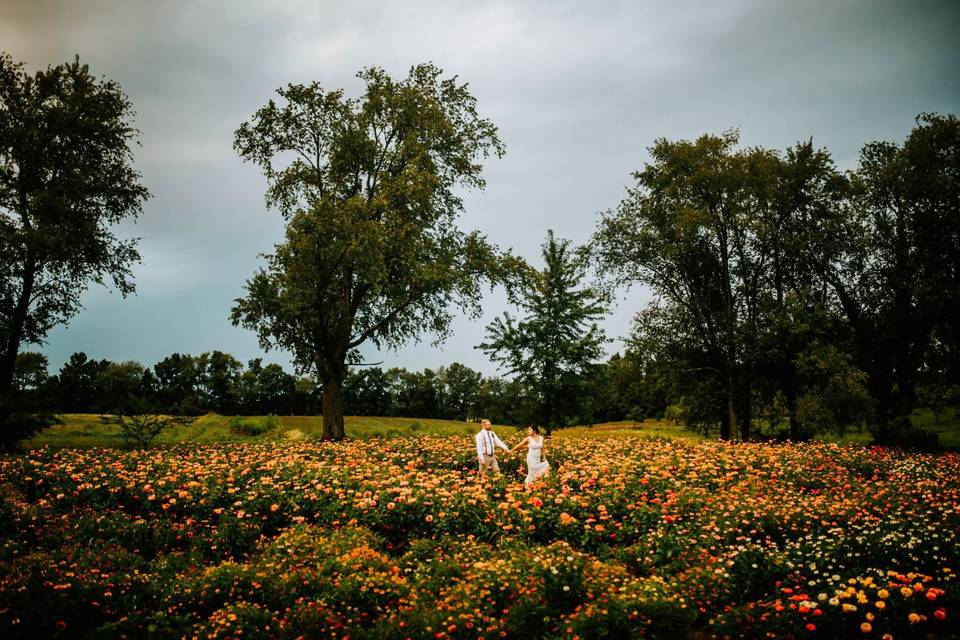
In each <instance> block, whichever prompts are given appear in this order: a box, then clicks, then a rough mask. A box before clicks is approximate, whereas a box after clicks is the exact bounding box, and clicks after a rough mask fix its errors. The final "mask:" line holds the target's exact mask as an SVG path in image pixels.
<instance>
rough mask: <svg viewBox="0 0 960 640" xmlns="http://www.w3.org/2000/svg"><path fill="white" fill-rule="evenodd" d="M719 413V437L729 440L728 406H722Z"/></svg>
mask: <svg viewBox="0 0 960 640" xmlns="http://www.w3.org/2000/svg"><path fill="white" fill-rule="evenodd" d="M719 413H720V439H721V440H729V439H730V417H731V410H730V407H729V406H726V407H723V408H722V409H720V411H719Z"/></svg>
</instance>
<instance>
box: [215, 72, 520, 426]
mask: <svg viewBox="0 0 960 640" xmlns="http://www.w3.org/2000/svg"><path fill="white" fill-rule="evenodd" d="M441 74H442V72H441V70H440V69H438V68H437V67H435V66H433V65H431V64H422V65H418V66H415V67H413V68H411V70H410V73H409V75H408V76H407V77H406V78H405V79H403V80H400V81H397V80H394V79H392V78H390V77H389V76H388V75H387V74H386V73H385V72H384V71H382V70H381V69H377V68H370V69H366V70H363V71H361V72H360V73H359V74H358V77H359V78H360V79H361V80H363V82H364V83H365V92H364V95H363V96H362V97H361V98H360V99H352V98H346V97H345V96H344V95H343V92H342V91H339V90H336V91H326V90H324V89H323V88H322V87H321V86H320V85H318V84H317V83H313V84H310V85H289V86H288V87H287V88H286V89H280V90H279V91H278V95H279V96H280V97H281V98H282V99H283V101H284V104H277V103H275V102H274V101H272V100H271V101H270V102H269V103H268V104H267V105H266V106H264V107H263V108H261V109H260V110H258V111H257V113H256V114H255V115H254V117H253V118H252V120H251V121H250V122H246V123H244V124H242V125H241V126H240V128H239V129H237V132H236V136H235V142H234V148H235V149H236V150H237V152H238V153H239V154H240V156H241V157H242V158H243V159H244V160H247V161H249V162H253V163H255V164H257V165H258V166H260V168H261V169H262V170H263V172H264V174H265V175H266V177H267V181H268V189H267V195H266V200H267V204H268V206H275V207H276V208H278V209H279V210H280V212H281V213H282V214H283V215H284V217H285V218H286V220H287V229H286V238H285V241H284V242H283V243H282V244H279V245H277V246H276V247H275V250H274V253H273V254H272V255H269V256H267V267H266V268H265V269H261V270H260V271H259V272H257V273H256V274H255V275H254V277H253V278H251V279H250V280H248V281H247V283H246V290H247V295H246V296H245V297H244V298H240V299H238V300H237V301H236V306H235V307H234V308H233V311H232V314H231V319H232V321H233V323H234V324H238V325H243V326H245V327H247V328H249V329H252V330H255V331H257V333H258V335H259V337H260V342H261V344H262V345H263V346H264V347H265V348H269V347H273V346H276V347H279V348H283V349H286V350H288V351H289V352H291V353H292V354H293V356H294V360H295V362H296V364H297V366H298V367H300V368H301V369H303V370H314V371H316V372H317V374H318V376H319V379H320V382H321V383H322V384H323V386H324V417H325V418H326V427H325V428H326V429H327V433H326V435H327V436H328V437H334V438H339V437H342V436H343V403H342V394H341V386H342V384H343V381H344V378H345V377H346V373H347V368H346V364H347V362H348V361H356V360H357V358H358V355H357V352H356V348H357V347H359V346H360V345H361V344H363V343H365V342H367V341H370V342H373V343H374V344H375V345H376V346H378V347H397V346H399V345H401V344H403V343H404V342H406V341H407V340H409V339H411V338H414V337H417V336H419V335H421V333H422V332H424V331H430V332H433V333H434V334H435V335H436V336H437V339H438V340H439V339H442V338H443V337H444V336H446V334H447V333H448V331H449V322H450V318H451V315H450V313H451V312H450V309H449V306H450V305H451V304H455V305H457V306H459V307H460V308H461V309H465V310H468V311H470V312H472V313H473V314H478V313H479V311H480V306H479V301H480V294H481V285H482V283H483V281H484V280H486V279H488V278H490V277H492V276H494V277H495V276H496V275H497V274H498V273H499V271H500V268H501V267H500V258H499V256H498V255H497V253H496V251H495V250H494V248H493V247H491V246H490V245H489V244H488V243H487V242H486V240H485V239H484V238H483V237H482V236H481V235H479V234H477V233H470V234H465V233H463V232H461V231H459V230H458V229H457V228H456V226H455V225H454V222H455V219H456V217H457V215H458V214H459V213H460V212H461V210H462V208H463V202H462V199H461V197H460V195H459V191H458V189H459V188H461V187H476V188H482V187H483V186H484V181H483V178H482V176H481V164H480V161H481V160H482V159H483V158H485V157H487V156H489V155H490V154H491V153H492V154H495V155H497V156H499V155H502V153H503V147H502V145H501V143H500V140H499V138H498V137H497V130H496V128H495V127H494V126H493V124H491V123H490V122H489V121H488V120H486V119H483V118H481V117H480V116H479V115H478V113H477V110H476V100H475V99H474V97H473V96H472V95H470V93H469V91H468V90H467V87H466V85H464V84H458V83H457V81H456V79H455V78H453V79H442V78H441ZM288 157H293V160H292V161H290V162H289V164H286V165H283V166H281V162H282V159H285V158H288Z"/></svg>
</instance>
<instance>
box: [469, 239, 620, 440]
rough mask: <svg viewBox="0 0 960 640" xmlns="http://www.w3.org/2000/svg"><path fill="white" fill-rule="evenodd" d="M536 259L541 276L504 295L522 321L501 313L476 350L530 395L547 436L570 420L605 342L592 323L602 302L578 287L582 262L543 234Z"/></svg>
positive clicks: (530, 276)
mask: <svg viewBox="0 0 960 640" xmlns="http://www.w3.org/2000/svg"><path fill="white" fill-rule="evenodd" d="M542 254H543V260H544V263H545V265H544V268H543V270H542V271H533V270H531V271H528V273H527V276H526V277H525V278H524V280H523V281H522V282H521V284H520V285H519V286H518V287H516V288H515V289H514V290H513V291H511V293H510V299H511V302H512V303H513V304H515V305H517V306H518V307H519V308H520V309H521V310H522V312H523V316H522V317H521V318H519V319H515V318H514V317H513V316H511V315H510V314H509V313H508V312H505V313H504V314H503V316H502V317H500V318H497V319H495V320H494V321H493V322H492V323H491V324H490V325H488V327H487V338H486V341H485V342H483V343H482V344H480V345H479V346H478V348H479V349H482V350H483V351H484V352H485V353H487V354H488V355H489V356H490V358H491V359H492V360H494V361H495V362H499V363H500V364H501V366H502V367H504V368H505V369H506V370H507V372H508V373H509V374H511V375H514V376H517V377H519V378H521V379H522V380H524V381H525V382H526V383H527V384H529V386H530V387H531V388H532V389H533V390H534V391H535V393H536V394H537V397H538V400H539V409H538V411H537V422H538V423H539V424H542V425H543V426H545V427H546V428H547V430H548V431H549V430H550V429H553V428H555V427H557V426H559V425H560V424H561V421H562V418H563V417H564V415H568V416H569V415H570V411H571V404H570V401H571V400H572V399H575V398H576V396H577V394H578V392H579V391H580V389H579V382H580V379H579V377H580V376H581V375H582V374H583V373H585V372H586V371H588V370H589V369H590V368H591V367H592V366H593V365H594V363H596V361H597V360H598V359H599V358H600V356H601V355H602V354H603V344H604V342H605V341H606V338H605V337H604V334H603V331H602V330H601V329H600V327H599V326H598V325H597V321H598V320H600V319H601V318H602V317H603V316H604V315H605V314H606V307H605V304H606V301H607V298H606V296H605V295H604V294H603V293H602V292H601V291H599V290H597V289H594V288H591V287H589V286H586V285H584V284H583V281H584V279H585V278H586V275H587V272H586V268H587V266H586V258H585V257H584V256H582V255H577V254H576V253H574V252H572V251H571V250H570V242H569V241H568V240H557V239H556V238H555V237H554V235H553V231H548V232H547V239H546V242H545V243H544V244H543V245H542ZM574 410H575V409H574Z"/></svg>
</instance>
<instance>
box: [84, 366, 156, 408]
mask: <svg viewBox="0 0 960 640" xmlns="http://www.w3.org/2000/svg"><path fill="white" fill-rule="evenodd" d="M146 373H147V369H146V368H145V367H144V366H143V365H142V364H140V363H139V362H134V361H132V360H130V361H127V362H105V366H103V368H101V370H100V371H99V372H98V373H97V377H96V382H95V385H96V386H95V388H96V397H93V398H90V399H89V402H90V406H91V408H92V409H93V410H94V411H97V412H102V413H111V412H113V411H117V410H118V409H119V408H120V407H121V406H123V405H124V403H126V402H127V401H128V400H129V399H130V398H138V399H140V400H143V401H144V402H145V403H147V404H149V401H148V400H147V398H146V395H147V394H146V393H145V390H144V388H143V382H144V376H145V375H146Z"/></svg>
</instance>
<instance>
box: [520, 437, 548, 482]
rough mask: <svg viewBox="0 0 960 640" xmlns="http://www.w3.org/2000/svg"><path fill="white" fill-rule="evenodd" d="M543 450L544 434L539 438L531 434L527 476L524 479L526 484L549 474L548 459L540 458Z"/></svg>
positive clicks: (528, 444)
mask: <svg viewBox="0 0 960 640" xmlns="http://www.w3.org/2000/svg"><path fill="white" fill-rule="evenodd" d="M542 450H543V436H540V437H539V438H538V437H536V436H530V440H529V441H528V442H527V478H526V479H525V480H524V481H523V482H524V484H530V483H531V482H535V481H536V480H538V479H540V478H541V477H543V476H545V475H547V471H549V469H550V463H549V462H547V461H546V460H540V452H541V451H542Z"/></svg>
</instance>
